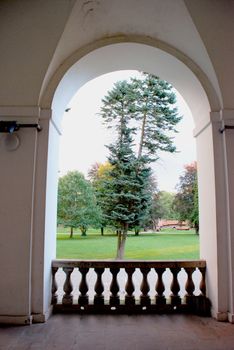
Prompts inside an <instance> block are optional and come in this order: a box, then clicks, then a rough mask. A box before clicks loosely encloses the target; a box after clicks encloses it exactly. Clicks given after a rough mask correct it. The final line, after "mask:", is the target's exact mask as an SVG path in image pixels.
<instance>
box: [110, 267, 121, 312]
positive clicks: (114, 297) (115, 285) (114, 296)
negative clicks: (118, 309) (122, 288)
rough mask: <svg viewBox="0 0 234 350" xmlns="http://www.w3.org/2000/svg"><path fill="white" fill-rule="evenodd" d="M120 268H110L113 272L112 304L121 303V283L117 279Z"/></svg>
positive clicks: (111, 286)
mask: <svg viewBox="0 0 234 350" xmlns="http://www.w3.org/2000/svg"><path fill="white" fill-rule="evenodd" d="M119 271H120V269H119V268H115V267H114V268H110V272H111V273H112V281H111V285H110V291H111V296H110V305H119V296H118V292H119V284H118V281H117V275H118V273H119Z"/></svg>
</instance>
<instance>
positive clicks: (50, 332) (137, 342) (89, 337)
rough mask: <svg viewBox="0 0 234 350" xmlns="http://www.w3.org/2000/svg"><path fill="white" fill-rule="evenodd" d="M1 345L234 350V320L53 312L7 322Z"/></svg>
mask: <svg viewBox="0 0 234 350" xmlns="http://www.w3.org/2000/svg"><path fill="white" fill-rule="evenodd" d="M0 349H1V350H29V349H30V350H50V349H57V350H129V349H130V350H138V349H139V350H157V349H159V350H166V349H167V350H171V349H173V350H177V349H178V350H191V349H193V350H200V349H202V350H203V349H204V350H210V349H212V350H233V349H234V325H231V324H229V323H220V322H217V321H215V320H213V319H211V318H200V317H196V316H184V315H171V316H168V315H139V316H125V315H124V316H123V315H115V316H108V315H107V316H104V315H96V316H94V315H82V316H80V315H74V314H73V315H54V316H52V317H51V318H50V319H49V320H48V321H47V323H45V324H34V325H32V326H18V327H16V326H2V327H1V328H0Z"/></svg>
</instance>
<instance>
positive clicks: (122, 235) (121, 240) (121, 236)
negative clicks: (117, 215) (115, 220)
mask: <svg viewBox="0 0 234 350" xmlns="http://www.w3.org/2000/svg"><path fill="white" fill-rule="evenodd" d="M127 233H128V224H125V226H124V229H123V230H119V231H118V244H117V254H116V260H123V258H124V252H125V243H126V238H127Z"/></svg>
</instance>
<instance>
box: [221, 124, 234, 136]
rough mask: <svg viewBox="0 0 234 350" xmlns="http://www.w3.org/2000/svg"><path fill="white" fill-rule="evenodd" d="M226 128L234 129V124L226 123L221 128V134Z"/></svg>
mask: <svg viewBox="0 0 234 350" xmlns="http://www.w3.org/2000/svg"><path fill="white" fill-rule="evenodd" d="M226 129H234V125H224V126H223V127H222V128H221V129H219V132H220V134H222V133H223V132H224V131H225V130H226Z"/></svg>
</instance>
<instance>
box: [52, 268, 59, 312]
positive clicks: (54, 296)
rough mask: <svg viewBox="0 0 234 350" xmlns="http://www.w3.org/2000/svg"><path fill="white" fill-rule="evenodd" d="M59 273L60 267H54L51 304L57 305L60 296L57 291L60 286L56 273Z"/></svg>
mask: <svg viewBox="0 0 234 350" xmlns="http://www.w3.org/2000/svg"><path fill="white" fill-rule="evenodd" d="M57 271H58V267H52V286H51V294H52V298H51V304H52V305H55V304H57V302H58V295H57V290H58V284H57V281H56V278H55V275H56V272H57Z"/></svg>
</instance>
